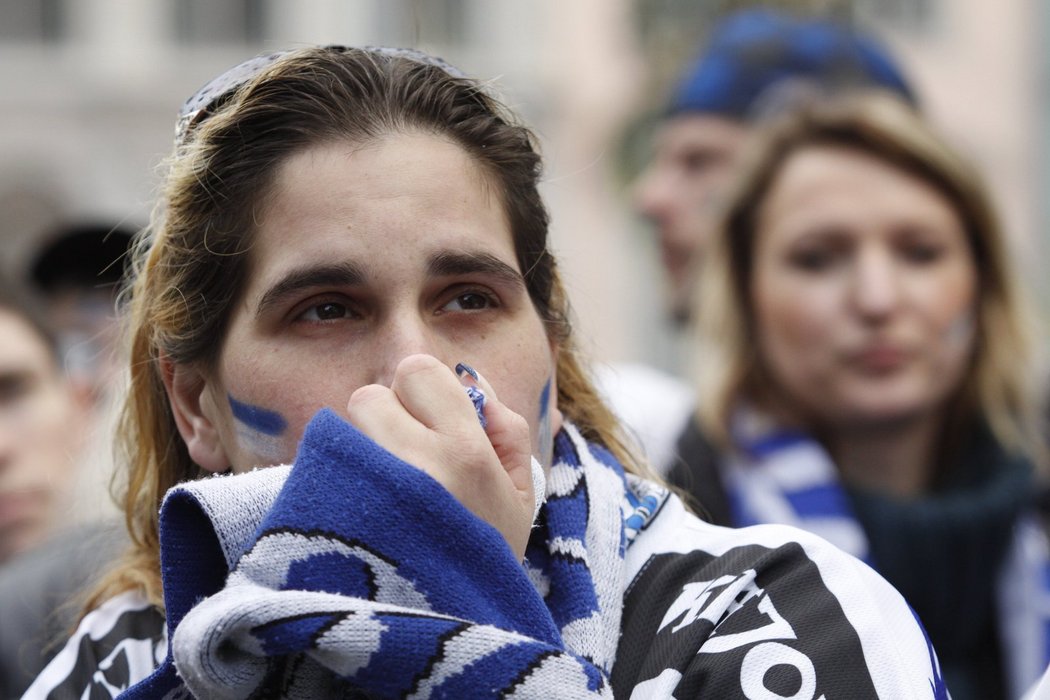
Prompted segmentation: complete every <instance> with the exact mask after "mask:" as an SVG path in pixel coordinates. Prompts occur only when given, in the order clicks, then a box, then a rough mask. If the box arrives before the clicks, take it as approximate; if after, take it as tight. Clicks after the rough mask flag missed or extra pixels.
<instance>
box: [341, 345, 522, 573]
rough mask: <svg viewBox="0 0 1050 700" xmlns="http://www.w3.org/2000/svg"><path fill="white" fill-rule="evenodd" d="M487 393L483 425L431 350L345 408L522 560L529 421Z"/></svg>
mask: <svg viewBox="0 0 1050 700" xmlns="http://www.w3.org/2000/svg"><path fill="white" fill-rule="evenodd" d="M478 384H479V387H480V388H481V389H482V391H484V393H485V409H484V415H485V419H486V422H487V427H486V428H482V427H481V423H480V421H478V416H477V413H476V412H475V410H474V405H473V403H471V400H470V398H469V397H468V396H467V394H466V392H465V391H464V389H463V385H462V384H460V382H459V379H458V378H457V377H456V375H455V373H454V372H453V371H452V370H451V369H450V368H449V367H446V366H445V365H443V364H442V363H441V362H439V361H438V360H437V359H436V358H434V357H431V356H430V355H410V356H408V357H406V358H405V359H403V360H402V361H401V362H400V364H399V365H398V366H397V369H396V371H395V373H394V380H393V382H392V383H391V386H390V387H385V386H381V385H378V384H368V385H366V386H363V387H361V388H359V389H358V390H357V391H355V392H354V393H353V394H352V395H351V396H350V401H349V403H348V405H347V415H348V418H349V419H350V422H351V423H353V424H354V425H355V426H356V427H357V428H358V429H359V430H360V431H361V432H363V433H364V434H365V435H367V436H368V437H370V438H372V439H373V440H375V441H376V442H377V443H378V444H379V445H381V446H383V447H384V448H385V449H387V450H389V451H390V452H391V453H392V454H394V455H395V456H397V457H398V458H399V459H401V460H403V461H405V462H407V463H409V464H411V465H414V466H415V467H417V468H419V469H422V470H423V471H424V472H426V473H427V474H428V475H430V476H431V477H432V478H434V479H435V480H437V481H438V482H439V483H440V484H441V485H442V486H444V487H445V488H446V489H448V491H449V492H450V493H451V494H452V495H453V496H455V497H456V499H458V500H459V502H460V503H462V504H463V505H464V506H466V507H467V508H468V509H470V510H471V511H472V512H473V513H474V514H475V515H477V516H478V517H479V518H481V519H483V520H485V521H486V522H488V523H489V524H490V525H492V526H493V527H495V528H496V529H497V530H499V532H500V533H501V534H502V535H503V537H504V538H505V539H506V540H507V544H509V545H510V548H511V550H512V551H513V552H514V555H515V556H516V557H518V560H519V561H520V560H521V559H522V558H524V556H525V545H526V543H527V542H528V539H529V531H530V530H531V528H532V518H533V510H534V504H535V502H534V499H533V492H532V491H533V486H532V466H531V458H532V455H531V445H532V441H531V440H530V436H529V424H528V422H527V421H526V420H525V419H524V418H523V417H521V416H519V415H518V414H517V413H514V412H513V411H511V410H510V409H509V408H507V407H506V406H504V405H503V404H502V403H500V401H499V399H498V398H497V396H496V393H495V391H494V390H493V389H492V387H491V386H490V385H489V384H488V383H487V382H486V381H485V380H484V378H483V377H480V378H479V380H478Z"/></svg>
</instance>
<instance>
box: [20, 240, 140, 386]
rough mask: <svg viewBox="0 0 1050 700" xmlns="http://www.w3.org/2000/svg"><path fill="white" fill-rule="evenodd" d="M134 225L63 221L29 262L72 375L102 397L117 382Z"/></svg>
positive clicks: (68, 370)
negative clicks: (123, 290) (120, 310)
mask: <svg viewBox="0 0 1050 700" xmlns="http://www.w3.org/2000/svg"><path fill="white" fill-rule="evenodd" d="M132 235H133V234H132V230H131V229H130V228H127V227H125V226H124V225H121V224H116V225H114V224H109V223H104V222H84V223H75V224H68V225H64V226H62V227H61V228H59V229H58V230H57V231H56V232H55V233H54V234H53V235H52V236H49V237H46V238H45V240H44V243H43V245H42V246H41V247H40V249H39V250H38V252H37V254H36V255H35V256H34V258H33V260H32V261H31V264H30V269H29V276H30V282H31V283H32V285H33V286H34V287H35V288H36V290H37V291H38V292H39V293H40V294H41V296H42V297H43V298H44V300H45V302H46V306H47V311H48V316H49V318H50V320H51V322H52V324H53V325H54V326H55V329H56V331H57V333H58V339H59V350H60V353H61V357H62V359H63V362H64V364H65V367H66V371H67V372H68V373H69V375H70V378H71V380H72V381H74V382H76V383H77V384H78V385H80V386H82V387H84V388H85V389H87V390H88V391H89V393H90V395H91V397H92V398H93V400H94V401H95V402H96V403H98V402H101V400H102V399H103V398H104V397H105V396H106V392H107V390H108V387H111V386H112V385H113V380H114V378H115V373H116V370H115V367H116V365H117V363H116V361H115V360H116V358H115V355H116V336H117V331H116V326H117V324H116V311H115V305H116V298H117V293H118V292H119V289H120V280H121V276H122V275H123V272H124V256H125V255H126V253H127V251H128V246H129V245H130V243H131V239H132Z"/></svg>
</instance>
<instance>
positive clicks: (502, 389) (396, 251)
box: [198, 133, 558, 472]
mask: <svg viewBox="0 0 1050 700" xmlns="http://www.w3.org/2000/svg"><path fill="white" fill-rule="evenodd" d="M249 255H250V259H249V265H248V272H249V276H248V280H247V284H246V288H245V289H244V291H243V293H242V296H241V297H240V299H239V301H238V302H237V303H236V304H235V305H234V307H233V310H232V315H231V319H230V323H229V326H228V331H227V335H226V338H225V340H224V341H223V344H222V349H221V353H220V355H219V360H218V362H217V364H216V366H215V368H214V370H213V371H210V372H208V373H207V374H206V380H205V386H204V389H203V392H202V393H201V394H200V411H201V414H202V419H203V420H205V421H206V422H207V424H208V425H211V426H214V429H215V431H216V433H217V438H218V442H219V447H220V448H221V450H222V453H223V454H224V457H225V460H226V461H227V463H228V464H230V465H232V467H233V471H235V472H242V471H245V470H248V469H251V468H252V467H255V466H260V465H271V464H277V463H285V462H289V461H291V460H292V458H293V457H294V455H295V450H296V445H297V442H298V440H299V438H300V437H301V435H302V433H303V430H304V427H305V425H306V423H307V422H308V421H309V420H310V418H311V417H312V416H313V415H314V414H315V413H316V412H317V411H318V410H319V409H320V408H322V407H329V408H332V409H334V410H336V411H337V412H339V413H341V414H343V415H345V411H346V405H347V401H348V399H349V398H350V395H351V393H352V392H353V391H354V390H355V389H357V388H358V387H361V386H363V385H365V384H383V385H386V386H389V385H390V381H391V378H392V376H393V372H394V369H395V368H396V367H397V365H398V363H399V361H400V360H401V359H403V358H404V357H406V356H408V355H412V354H417V353H423V354H428V355H432V356H434V357H436V358H438V359H439V360H440V361H441V362H442V363H444V364H446V365H448V366H449V367H450V368H451V367H454V366H455V365H456V364H457V363H460V362H462V363H466V364H468V365H470V366H472V367H474V368H475V369H476V370H478V372H480V373H481V374H482V375H483V376H484V377H485V378H486V379H487V380H488V381H489V382H490V383H491V384H492V387H493V389H494V390H495V391H496V393H497V394H498V395H499V399H500V401H502V402H503V403H504V404H506V405H507V406H508V407H509V408H511V409H512V410H513V411H515V412H516V413H518V414H520V415H521V416H523V417H525V418H526V419H527V421H528V422H529V427H530V430H531V434H532V438H533V447H534V454H536V455H537V456H539V457H540V459H541V460H543V459H544V457H548V456H549V455H548V454H547V453H549V437H546V436H549V434H550V433H551V432H552V431H556V430H557V428H558V426H551V425H550V423H551V420H552V419H551V410H552V408H553V404H554V401H555V398H554V397H556V396H557V391H556V387H555V376H554V372H555V354H556V348H555V347H553V346H552V344H551V343H550V342H549V340H548V338H547V335H546V333H545V330H544V324H543V322H542V321H541V319H540V317H539V315H538V313H537V312H536V309H535V308H534V306H533V304H532V302H531V300H530V298H529V295H528V292H527V290H526V287H525V282H524V280H523V278H522V274H521V270H519V269H518V263H517V258H516V256H515V252H514V244H513V240H512V236H511V231H510V228H509V225H508V221H507V217H506V215H505V212H504V209H503V205H502V202H501V199H500V196H499V194H498V192H497V189H496V188H495V187H494V186H493V184H492V183H491V182H490V181H489V180H488V178H487V177H486V175H485V174H484V173H483V171H482V170H481V169H480V168H479V167H478V165H477V164H476V163H475V162H474V161H473V160H472V159H471V158H470V156H469V155H468V154H467V153H466V152H465V151H463V149H461V148H460V147H459V146H457V145H454V144H453V143H451V142H450V141H448V140H446V139H443V138H440V137H437V136H434V135H430V134H421V133H408V134H393V135H387V136H384V137H382V138H379V139H377V140H375V141H373V142H370V143H366V144H364V145H358V144H350V143H344V142H339V143H330V144H326V145H320V146H317V147H314V148H311V149H309V150H306V151H304V152H301V153H298V154H296V155H294V156H292V157H291V158H290V159H289V160H287V161H286V162H285V163H284V164H283V165H281V166H280V168H279V169H278V172H277V177H276V182H275V186H274V187H273V189H272V192H271V195H270V196H269V197H267V198H266V201H265V202H264V208H263V209H262V211H261V212H260V214H259V223H258V228H257V232H256V236H255V239H254V241H253V245H252V248H251V251H250V253H249ZM555 415H557V413H556V412H555ZM554 420H557V419H554ZM198 461H200V460H198ZM202 466H207V465H203V464H202Z"/></svg>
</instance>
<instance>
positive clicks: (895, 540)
mask: <svg viewBox="0 0 1050 700" xmlns="http://www.w3.org/2000/svg"><path fill="white" fill-rule="evenodd" d="M650 154H651V155H650V158H649V160H648V162H647V164H646V165H645V167H644V168H643V169H642V171H641V172H640V174H639V175H638V177H637V179H636V180H635V182H634V183H633V186H632V195H631V196H632V200H631V203H632V206H633V207H634V208H635V209H636V211H637V213H638V215H639V216H640V217H641V218H642V219H644V221H645V222H646V225H647V227H648V228H649V230H650V231H651V233H652V235H653V236H654V237H655V239H656V241H657V242H658V249H659V254H660V262H661V265H662V271H663V274H664V280H663V281H664V288H665V297H666V322H667V324H668V326H669V327H671V328H673V329H674V330H673V332H674V333H677V334H680V335H681V336H682V337H683V338H684V339H685V347H687V348H688V353H687V361H688V366H687V367H683V368H682V371H681V373H680V374H679V375H672V374H670V373H668V372H666V371H665V370H658V369H655V368H654V367H652V366H647V365H645V364H644V363H633V364H619V365H616V364H614V365H612V366H602V367H600V368H599V369H597V370H596V372H597V374H598V379H599V383H600V386H601V388H602V389H603V391H604V395H605V397H606V398H607V400H608V402H609V404H610V406H611V407H612V408H613V410H614V411H615V412H616V413H617V414H618V415H619V417H620V418H621V419H622V420H623V421H624V422H625V423H626V424H627V425H628V426H629V428H630V432H631V434H632V435H633V436H634V438H636V444H635V449H637V450H638V451H639V452H640V453H641V454H644V455H645V456H646V457H647V458H648V460H649V461H650V462H651V464H652V466H653V467H654V469H655V470H656V471H657V472H659V473H660V474H661V475H662V476H663V478H665V479H666V480H667V481H668V482H669V483H670V484H672V485H673V486H675V487H677V488H678V489H680V490H681V491H682V492H683V493H685V494H687V495H688V497H689V498H690V501H691V505H692V506H693V507H694V508H695V510H696V511H697V513H699V514H700V515H701V516H702V517H703V518H705V519H707V520H709V521H710V522H713V523H716V524H719V525H725V526H729V527H743V526H749V525H755V524H762V523H779V524H787V525H793V526H796V527H799V528H802V529H804V530H808V531H810V532H813V533H815V534H817V535H820V536H821V537H823V538H825V539H827V540H829V541H830V542H831V543H833V544H834V545H835V546H837V547H839V548H841V549H843V550H845V551H846V552H848V553H850V554H852V555H854V556H856V557H858V558H860V559H862V560H863V561H865V562H867V563H868V564H870V565H871V566H872V567H873V568H874V569H875V570H877V571H878V572H879V573H881V574H882V576H884V577H885V578H886V579H887V580H888V581H889V582H890V583H891V584H893V585H894V587H896V588H897V589H898V590H899V591H900V592H901V593H902V594H903V595H904V597H905V599H906V600H907V601H908V603H909V604H910V605H911V607H912V608H913V609H914V611H915V613H916V615H917V616H918V618H919V619H920V620H921V621H922V623H923V625H924V626H925V628H926V630H927V632H928V633H929V635H930V638H931V640H932V642H933V646H934V648H936V650H937V653H938V657H939V662H940V664H941V668H942V670H943V673H944V678H945V682H946V684H947V686H948V689H949V690H950V692H951V694H952V697H954V698H956V699H959V698H963V699H966V698H1020V697H1023V696H1025V694H1026V693H1036V692H1039V691H1036V690H1034V688H1035V686H1036V684H1037V683H1038V681H1039V679H1040V677H1041V676H1042V675H1043V673H1044V670H1045V669H1046V668H1047V665H1048V663H1050V545H1048V542H1050V537H1048V533H1050V531H1048V529H1047V528H1048V522H1050V520H1048V516H1050V513H1048V512H1047V508H1048V503H1050V499H1048V497H1047V478H1048V476H1050V473H1048V471H1047V469H1048V468H1050V464H1048V463H1047V460H1048V452H1047V446H1048V443H1047V439H1048V435H1047V431H1046V417H1047V413H1046V408H1045V400H1046V398H1047V397H1048V396H1050V384H1048V383H1047V381H1046V379H1045V377H1046V373H1045V371H1044V369H1045V368H1043V367H1041V366H1039V360H1040V353H1039V343H1040V342H1041V341H1042V339H1043V337H1044V336H1043V332H1042V331H1043V321H1042V316H1043V314H1044V311H1043V310H1041V309H1039V308H1037V306H1036V305H1035V303H1034V299H1033V295H1032V293H1031V291H1030V290H1028V289H1026V288H1025V285H1024V283H1023V275H1022V274H1021V273H1020V271H1019V265H1018V261H1017V260H1016V258H1015V253H1014V251H1013V250H1012V249H1011V246H1010V241H1009V237H1008V236H1007V235H1006V233H1005V231H1004V227H1003V224H1002V223H1001V219H1000V216H1001V215H1000V212H999V211H997V204H996V202H995V201H994V199H993V196H992V194H991V192H990V191H989V189H988V186H987V183H986V176H985V174H984V173H982V172H981V171H980V170H979V169H978V168H977V167H975V166H974V164H973V163H971V162H970V161H969V160H968V159H967V157H965V155H964V154H963V153H962V152H961V151H960V149H959V148H958V147H957V146H956V145H955V144H953V143H952V142H951V141H950V140H949V139H948V138H946V136H945V135H944V134H942V133H940V132H939V131H938V129H937V128H936V127H935V126H934V125H933V124H931V123H930V122H929V120H928V119H927V118H926V116H925V115H924V113H923V97H922V95H921V94H918V93H917V91H916V90H915V88H914V87H913V85H912V82H911V80H910V79H909V75H908V67H907V66H906V65H904V64H903V63H902V62H901V61H900V60H898V59H897V58H896V57H895V56H894V55H892V53H891V52H890V51H889V50H888V49H887V47H886V46H885V45H884V44H882V43H880V41H879V40H878V38H877V37H874V36H870V35H867V34H863V33H859V32H857V31H855V30H854V29H852V28H849V27H846V26H844V25H841V24H838V23H836V22H835V21H832V20H828V19H822V18H811V17H809V18H799V17H795V16H790V15H787V14H783V13H778V12H773V11H768V10H745V11H740V12H736V13H733V14H729V15H727V16H726V17H724V18H722V19H721V20H720V21H719V23H718V24H717V25H716V26H714V27H712V29H711V31H710V32H709V34H708V38H707V40H706V42H705V43H704V45H703V46H702V47H699V51H698V52H697V53H696V54H695V55H692V56H688V57H687V56H683V57H682V70H681V76H680V79H679V80H678V82H677V83H676V84H675V85H674V87H673V89H672V90H671V91H670V94H669V95H668V96H667V99H666V102H665V103H664V104H663V105H662V108H661V110H660V118H659V122H658V124H657V127H656V130H655V133H654V138H653V140H652V143H651V144H650ZM134 233H135V231H134V230H133V229H132V228H131V227H128V226H127V225H125V224H121V223H116V222H82V221H76V222H71V223H69V224H68V225H65V226H63V227H61V229H60V230H54V231H48V232H41V233H40V234H39V236H38V239H39V243H40V244H39V246H38V247H37V249H36V250H35V251H34V253H33V255H32V259H31V260H29V261H27V264H26V265H25V269H24V275H23V276H22V277H21V278H13V279H5V280H2V281H0V338H2V339H3V340H2V342H0V611H2V612H0V614H2V615H3V616H4V617H3V620H2V621H0V677H2V680H0V692H4V693H7V694H8V695H9V696H12V697H17V694H18V693H20V692H21V690H23V689H24V688H25V687H27V685H28V683H29V682H30V681H31V680H32V678H33V677H34V676H35V675H36V673H38V672H39V671H40V669H41V668H43V666H44V664H45V663H46V661H47V660H48V659H49V658H51V657H52V656H53V654H54V653H55V651H56V642H60V641H61V637H62V636H63V635H64V634H65V633H68V631H69V627H70V625H72V624H73V623H75V621H76V617H77V614H78V612H79V611H78V607H77V603H76V595H77V592H78V591H80V590H82V589H83V588H84V587H85V585H87V583H88V582H89V581H90V580H91V578H92V577H94V576H96V575H97V574H98V573H100V572H99V562H102V561H105V560H107V559H111V558H112V557H114V556H115V553H116V552H117V551H118V550H119V549H120V547H121V546H122V544H123V539H124V537H125V536H124V535H123V531H122V528H121V525H120V523H119V522H118V520H119V513H118V510H117V509H116V507H115V506H113V505H111V504H112V502H113V501H112V500H111V498H110V495H109V493H110V490H111V488H113V487H114V486H115V487H116V488H118V489H119V488H120V484H113V483H111V482H112V475H113V473H114V470H113V465H114V463H115V460H119V456H118V455H117V453H116V451H115V446H114V444H113V442H112V439H111V436H112V434H113V429H114V426H115V424H116V420H117V419H118V413H119V404H120V401H121V399H122V395H123V394H122V392H123V388H124V382H125V378H124V368H125V364H126V361H127V360H126V351H125V348H124V347H123V345H122V340H121V323H120V308H121V307H120V297H119V292H120V289H121V278H122V274H123V272H124V269H125V268H124V261H125V257H126V255H127V251H128V249H129V246H130V245H132V241H133V237H134ZM630 283H631V280H629V279H627V280H623V284H625V285H629V284H630ZM5 683H6V684H7V685H6V687H5ZM1033 697H1034V696H1033Z"/></svg>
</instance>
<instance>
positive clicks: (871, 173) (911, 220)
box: [751, 146, 977, 428]
mask: <svg viewBox="0 0 1050 700" xmlns="http://www.w3.org/2000/svg"><path fill="white" fill-rule="evenodd" d="M753 255H754V259H753V264H754V268H753V276H752V286H751V295H752V300H751V301H752V305H753V309H754V317H755V325H756V334H757V341H758V347H759V352H760V357H761V361H762V362H763V363H764V365H765V367H766V370H767V372H768V374H769V376H770V377H772V379H773V384H774V386H773V387H772V389H773V391H774V395H775V396H776V395H779V398H781V399H783V400H785V401H786V405H787V406H788V407H794V408H795V413H796V415H797V414H798V413H799V412H801V413H803V414H804V415H808V416H811V417H813V418H815V419H816V420H818V421H819V422H821V423H822V424H823V425H825V426H827V427H830V428H835V427H847V426H849V427H865V426H875V425H879V424H890V423H895V422H897V421H900V420H908V419H910V418H913V417H918V416H920V415H922V414H924V413H926V412H929V411H931V410H937V409H938V408H939V407H940V406H941V405H942V402H943V401H944V400H945V399H946V398H948V396H949V395H950V393H951V392H952V390H953V389H955V388H956V387H958V386H959V385H960V382H961V380H962V378H963V375H964V373H965V372H966V371H967V369H968V367H969V360H970V357H971V355H972V350H973V345H974V338H975V323H976V318H975V305H976V299H975V295H976V290H977V270H976V267H975V263H974V259H973V254H972V252H971V249H970V245H969V243H968V242H967V240H966V235H965V233H964V230H963V225H962V222H961V221H960V219H959V216H958V215H957V213H956V212H955V210H954V209H953V208H952V206H951V204H950V203H949V201H948V200H947V199H946V198H945V197H944V196H943V195H941V194H940V193H939V192H938V191H937V190H935V189H934V188H932V187H931V186H930V185H929V184H927V183H926V182H924V181H923V180H921V179H918V178H916V177H915V176H913V175H910V174H908V173H907V172H904V171H902V170H899V169H897V168H895V167H893V166H890V165H888V164H886V163H884V162H882V161H880V160H878V159H876V158H874V157H872V156H870V155H867V154H865V153H863V152H861V151H858V150H853V149H849V148H845V147H834V146H810V147H805V148H802V149H800V150H798V151H797V152H795V153H794V154H792V155H791V156H789V158H788V160H787V161H786V162H785V163H784V165H783V166H782V168H781V170H780V173H779V174H778V175H777V176H776V179H775V180H774V182H773V186H772V188H771V189H770V191H769V193H768V195H767V198H766V201H765V203H764V204H763V206H762V208H761V209H760V211H759V217H758V226H757V230H756V239H755V247H754V253H753ZM797 409H801V411H798V410H797Z"/></svg>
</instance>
